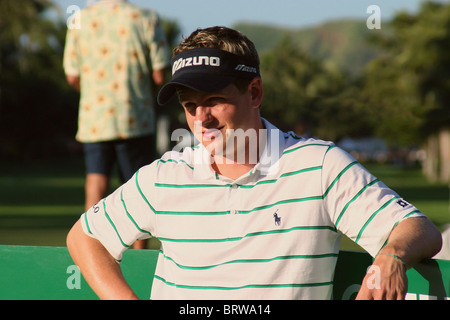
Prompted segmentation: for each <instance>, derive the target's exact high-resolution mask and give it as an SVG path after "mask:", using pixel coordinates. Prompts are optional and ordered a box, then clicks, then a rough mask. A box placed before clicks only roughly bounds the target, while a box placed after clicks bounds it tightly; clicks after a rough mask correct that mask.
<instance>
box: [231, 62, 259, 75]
mask: <svg viewBox="0 0 450 320" xmlns="http://www.w3.org/2000/svg"><path fill="white" fill-rule="evenodd" d="M234 70H237V71H244V72H253V73H258V71H257V70H256V68H255V67H248V66H246V65H245V64H238V65H237V66H236V68H234Z"/></svg>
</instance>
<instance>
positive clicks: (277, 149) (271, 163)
mask: <svg viewBox="0 0 450 320" xmlns="http://www.w3.org/2000/svg"><path fill="white" fill-rule="evenodd" d="M262 121H263V124H264V129H263V132H264V133H265V136H263V138H265V139H266V141H265V146H264V151H263V153H262V155H261V158H260V159H259V162H258V163H257V164H256V165H255V166H254V167H253V169H252V170H250V171H249V173H248V174H247V175H254V174H256V173H258V174H259V175H263V176H271V175H274V174H276V172H277V171H278V170H277V169H278V165H279V159H280V157H281V155H282V154H283V150H284V135H283V132H281V130H279V129H278V128H277V127H275V126H274V125H273V124H271V123H270V122H269V121H267V120H266V119H264V118H262ZM194 177H195V178H196V179H200V180H205V179H206V180H209V179H214V180H217V179H219V177H218V175H217V173H216V172H215V171H214V170H213V169H212V167H211V156H210V153H209V151H208V150H206V148H205V147H204V146H203V145H202V144H201V143H200V144H199V145H198V148H197V149H196V150H195V152H194Z"/></svg>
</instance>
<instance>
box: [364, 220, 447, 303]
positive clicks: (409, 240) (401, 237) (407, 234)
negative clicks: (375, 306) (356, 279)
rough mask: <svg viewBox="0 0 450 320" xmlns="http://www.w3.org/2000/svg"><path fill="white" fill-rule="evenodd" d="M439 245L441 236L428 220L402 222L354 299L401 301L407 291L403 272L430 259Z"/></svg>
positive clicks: (382, 250)
mask: <svg viewBox="0 0 450 320" xmlns="http://www.w3.org/2000/svg"><path fill="white" fill-rule="evenodd" d="M441 246H442V237H441V233H440V232H439V230H438V229H437V228H436V227H435V226H434V225H433V224H432V223H431V222H430V221H429V220H428V219H427V218H425V217H417V218H409V219H406V220H403V221H402V222H400V223H399V224H398V225H397V226H396V227H395V228H394V230H392V232H391V234H390V236H389V239H388V242H387V244H386V246H384V247H383V248H382V249H381V250H380V252H379V253H378V255H377V256H376V257H375V260H374V262H373V264H372V266H371V267H370V268H372V269H370V268H369V272H368V273H367V274H366V276H365V277H364V280H363V282H362V285H361V289H360V291H359V293H358V295H357V296H356V299H404V297H405V295H406V291H407V289H408V278H407V277H406V270H407V269H408V268H409V267H412V266H414V265H415V264H416V263H418V262H420V261H421V260H423V259H428V258H431V257H433V256H434V255H435V254H436V253H438V252H439V250H440V249H441Z"/></svg>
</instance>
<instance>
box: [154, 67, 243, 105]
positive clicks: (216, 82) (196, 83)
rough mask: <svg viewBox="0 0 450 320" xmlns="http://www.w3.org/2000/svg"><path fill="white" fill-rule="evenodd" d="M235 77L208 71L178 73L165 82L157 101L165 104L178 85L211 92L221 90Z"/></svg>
mask: <svg viewBox="0 0 450 320" xmlns="http://www.w3.org/2000/svg"><path fill="white" fill-rule="evenodd" d="M234 79H235V77H234V76H225V75H218V74H210V73H191V72H190V73H185V74H183V75H179V76H177V77H176V79H173V80H172V81H170V82H169V83H167V84H165V85H164V86H163V87H162V88H161V90H160V91H159V93H158V103H159V104H160V105H165V104H166V103H168V102H169V101H170V99H171V98H172V97H173V96H174V95H175V93H176V91H177V88H178V87H179V86H183V87H187V88H190V89H194V90H196V91H200V92H206V93H212V92H215V91H219V90H222V89H223V88H225V87H226V86H228V85H229V84H231V83H232V82H233V80H234Z"/></svg>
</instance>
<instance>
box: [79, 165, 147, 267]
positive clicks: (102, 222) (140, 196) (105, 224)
mask: <svg viewBox="0 0 450 320" xmlns="http://www.w3.org/2000/svg"><path fill="white" fill-rule="evenodd" d="M151 169H152V165H149V166H147V167H143V168H141V169H140V170H139V171H138V172H136V174H135V175H134V176H133V178H131V179H130V180H129V181H128V182H127V183H125V184H124V185H122V186H121V187H120V188H118V189H117V190H116V191H114V192H113V193H112V194H111V195H109V196H108V197H106V198H105V199H103V200H101V201H100V202H98V203H97V204H95V205H94V206H92V208H90V209H89V210H88V211H87V212H85V213H84V214H83V215H82V216H81V224H82V227H83V230H84V232H85V233H86V234H87V235H89V236H91V237H93V238H95V239H97V240H99V241H100V242H101V243H102V245H103V246H104V247H105V248H106V249H107V250H108V252H109V253H110V254H111V255H112V256H113V257H114V258H115V259H116V260H117V261H118V262H120V261H121V260H122V256H123V252H124V251H125V250H126V249H128V248H129V247H130V246H131V245H132V244H133V243H134V242H135V241H136V240H138V239H147V238H149V237H151V236H152V231H153V229H154V225H155V218H154V211H153V208H152V206H151V204H150V202H149V200H148V196H146V195H145V193H147V191H148V189H151V185H150V184H147V185H145V183H144V182H145V181H153V179H152V178H151V176H148V175H146V174H148V173H151V172H152V170H151ZM142 176H145V179H142ZM149 186H150V187H149ZM144 189H145V190H147V191H144Z"/></svg>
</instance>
